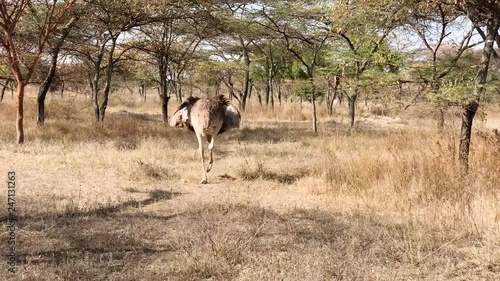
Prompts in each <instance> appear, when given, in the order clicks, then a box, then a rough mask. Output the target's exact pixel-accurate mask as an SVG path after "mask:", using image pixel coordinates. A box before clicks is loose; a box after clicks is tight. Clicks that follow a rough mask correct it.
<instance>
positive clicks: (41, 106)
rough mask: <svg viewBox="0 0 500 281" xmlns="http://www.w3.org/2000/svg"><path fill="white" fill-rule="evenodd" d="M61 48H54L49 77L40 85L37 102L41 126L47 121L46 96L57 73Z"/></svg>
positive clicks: (38, 121) (38, 118)
mask: <svg viewBox="0 0 500 281" xmlns="http://www.w3.org/2000/svg"><path fill="white" fill-rule="evenodd" d="M59 49H60V48H59ZM59 49H54V51H53V53H52V58H51V63H50V69H49V73H48V74H47V77H46V78H45V80H44V81H43V83H42V85H41V86H40V90H39V91H38V96H37V100H36V102H37V108H38V112H37V124H38V125H39V126H41V125H43V124H44V123H45V98H46V97H47V93H48V91H49V88H50V85H51V84H52V81H53V80H54V76H55V74H56V67H57V57H58V55H59Z"/></svg>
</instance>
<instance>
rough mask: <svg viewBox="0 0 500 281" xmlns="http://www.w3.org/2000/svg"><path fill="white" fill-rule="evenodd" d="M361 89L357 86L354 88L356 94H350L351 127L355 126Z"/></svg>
mask: <svg viewBox="0 0 500 281" xmlns="http://www.w3.org/2000/svg"><path fill="white" fill-rule="evenodd" d="M358 94H359V90H358V89H357V88H356V89H355V90H354V95H352V96H348V97H347V98H348V100H349V121H350V122H349V123H350V126H351V127H354V119H355V116H356V100H357V99H358Z"/></svg>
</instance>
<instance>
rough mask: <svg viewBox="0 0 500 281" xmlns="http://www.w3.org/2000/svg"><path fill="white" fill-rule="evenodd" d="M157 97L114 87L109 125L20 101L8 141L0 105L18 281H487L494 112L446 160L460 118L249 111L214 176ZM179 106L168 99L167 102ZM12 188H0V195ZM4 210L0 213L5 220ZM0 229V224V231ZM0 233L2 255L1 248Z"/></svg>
mask: <svg viewBox="0 0 500 281" xmlns="http://www.w3.org/2000/svg"><path fill="white" fill-rule="evenodd" d="M155 102H156V100H155V99H153V98H150V99H149V100H148V102H146V103H143V102H141V101H140V100H136V99H134V98H128V97H127V98H124V97H122V98H119V96H114V97H112V100H111V105H110V110H109V113H108V116H107V120H106V122H105V123H104V124H95V123H94V122H93V120H92V118H91V111H90V108H89V107H86V106H85V104H86V103H88V101H84V100H77V99H76V98H71V99H70V98H66V99H58V98H53V99H52V100H50V102H49V104H48V108H47V110H48V111H49V114H50V115H49V119H48V122H47V124H46V125H45V126H44V127H43V128H37V127H36V126H35V125H34V121H33V120H34V116H33V113H34V102H33V101H32V100H28V102H27V117H26V133H27V142H26V143H25V144H24V145H22V146H18V145H15V144H13V140H14V130H13V124H14V123H13V122H12V121H13V116H14V109H13V102H12V101H10V100H9V99H7V100H5V101H4V102H2V103H0V130H1V131H2V134H1V135H0V147H1V149H0V159H2V165H1V166H0V179H2V181H5V178H6V175H7V171H8V170H14V171H16V174H17V184H18V186H17V195H16V200H17V208H18V209H17V210H18V212H19V213H18V214H19V215H20V220H19V222H18V223H19V224H18V227H19V228H18V229H17V232H16V235H17V236H16V237H17V239H18V247H17V259H18V268H17V270H18V271H17V273H16V274H15V275H11V276H8V275H7V264H6V263H5V262H3V263H2V264H1V265H0V270H1V271H2V272H3V273H2V276H8V277H12V278H13V279H14V280H67V279H73V280H498V279H499V278H500V252H499V251H498V249H499V248H500V183H499V179H500V169H499V168H498V167H500V135H499V134H498V133H494V132H493V131H492V130H491V128H493V127H494V126H496V123H495V122H496V120H499V117H500V110H498V108H495V107H490V108H488V111H489V113H488V115H486V118H485V121H483V122H478V128H477V130H476V131H477V132H478V133H477V134H476V135H475V136H474V139H473V146H472V148H473V150H472V152H471V153H472V154H471V173H470V175H469V176H467V177H460V173H459V170H458V167H457V161H456V158H457V142H458V139H457V125H456V124H457V123H458V122H457V121H456V119H453V118H456V115H455V114H453V113H452V112H450V113H449V118H448V123H447V124H449V125H448V127H447V129H446V130H445V131H444V132H438V131H437V130H435V129H434V128H433V127H432V125H433V124H434V122H433V120H432V118H431V117H430V116H429V115H428V114H427V112H429V111H430V110H431V109H425V108H424V109H422V108H414V109H410V111H402V112H401V111H398V110H395V109H392V110H390V111H386V112H384V114H379V112H378V111H377V110H375V111H373V110H372V109H369V108H367V109H363V108H361V109H360V118H359V121H358V123H357V127H356V129H354V130H348V128H347V127H346V126H345V123H346V122H345V121H346V120H345V119H346V118H345V110H346V109H345V106H342V107H340V108H337V111H336V114H335V115H334V116H333V117H328V116H327V115H326V112H324V111H323V109H321V110H322V111H321V112H320V114H319V116H320V120H321V121H322V122H321V123H320V127H319V128H320V133H319V134H318V135H314V134H312V133H310V123H309V120H310V116H309V111H308V106H307V104H304V108H303V109H302V110H301V109H300V106H299V105H297V104H292V105H291V104H284V105H283V106H282V107H281V108H279V107H277V108H276V109H275V111H274V112H271V113H265V114H262V110H260V109H259V108H258V106H254V107H252V106H250V108H249V111H248V112H246V113H244V122H243V128H242V129H241V130H240V131H235V132H232V133H228V134H224V135H222V136H221V137H220V138H218V139H217V143H216V148H215V153H214V156H215V163H214V168H213V170H212V172H211V173H210V174H209V184H208V185H206V186H201V185H198V184H195V183H197V182H198V181H199V178H200V176H201V171H200V163H199V159H198V155H197V152H196V146H197V144H196V140H195V138H194V136H193V135H192V134H191V133H189V132H186V131H183V130H181V131H179V130H174V129H172V128H168V127H165V126H164V125H163V124H162V123H161V122H160V121H161V116H160V115H159V108H157V106H156V105H155ZM174 108H175V104H174V103H172V108H171V110H173V109H174ZM6 195H7V193H6V191H5V190H4V191H3V192H2V193H0V201H1V202H6V200H5V197H6ZM6 212H7V205H6V204H5V203H4V207H0V216H1V217H2V218H4V217H5V215H6ZM7 235H8V233H7V232H5V230H3V232H0V239H1V240H2V241H5V239H6V237H7ZM7 246H8V245H7V243H6V242H2V243H0V251H1V252H4V253H5V252H7Z"/></svg>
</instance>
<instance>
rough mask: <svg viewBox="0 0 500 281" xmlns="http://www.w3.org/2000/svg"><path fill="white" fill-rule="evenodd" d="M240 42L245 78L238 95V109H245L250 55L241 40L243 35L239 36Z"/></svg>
mask: <svg viewBox="0 0 500 281" xmlns="http://www.w3.org/2000/svg"><path fill="white" fill-rule="evenodd" d="M239 39H240V43H241V47H242V49H243V60H244V62H245V80H244V81H243V91H242V92H241V96H240V101H241V103H240V109H241V111H245V109H246V105H247V97H248V92H249V91H250V62H251V61H250V56H249V55H248V49H247V46H246V44H245V42H244V41H243V37H241V36H240V38H239Z"/></svg>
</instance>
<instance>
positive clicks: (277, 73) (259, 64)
mask: <svg viewBox="0 0 500 281" xmlns="http://www.w3.org/2000/svg"><path fill="white" fill-rule="evenodd" d="M253 44H254V46H255V47H256V51H255V55H256V58H255V59H254V67H253V76H256V77H258V78H260V79H261V80H262V81H263V83H264V84H265V91H266V92H265V97H264V100H265V103H266V105H268V104H269V102H270V103H271V108H274V84H275V83H277V84H278V93H277V98H278V100H279V103H280V105H281V80H282V78H283V77H285V76H286V74H287V72H289V70H290V67H289V65H291V63H292V58H291V56H290V55H289V52H288V51H287V48H286V46H284V44H282V42H281V40H279V39H278V38H273V36H264V37H262V38H261V39H260V40H258V41H257V40H256V41H254V43H253Z"/></svg>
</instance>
